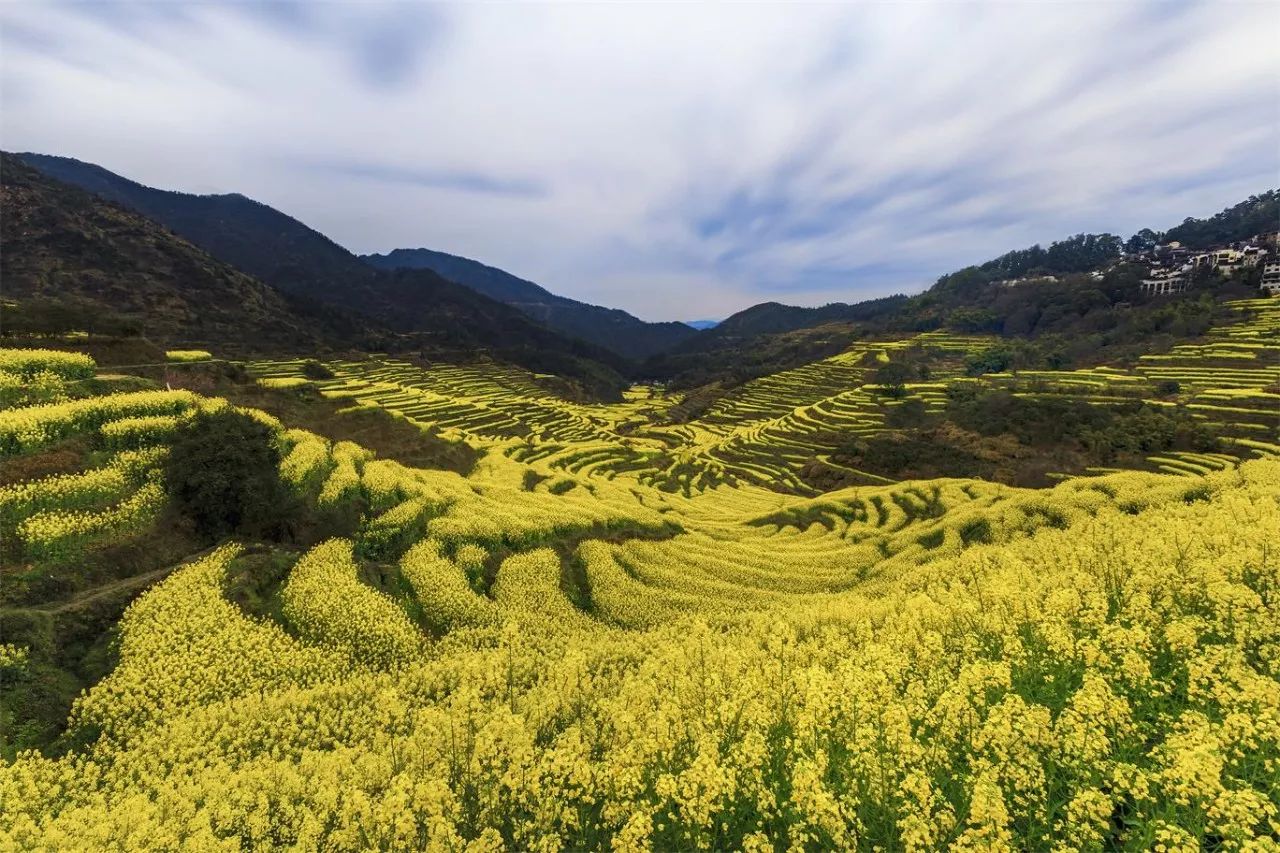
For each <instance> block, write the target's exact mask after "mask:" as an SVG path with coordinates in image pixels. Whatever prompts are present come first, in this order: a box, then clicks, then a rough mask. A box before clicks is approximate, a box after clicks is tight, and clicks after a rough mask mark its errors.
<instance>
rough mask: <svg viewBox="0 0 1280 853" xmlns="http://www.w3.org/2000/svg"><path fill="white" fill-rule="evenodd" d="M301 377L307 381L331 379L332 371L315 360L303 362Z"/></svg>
mask: <svg viewBox="0 0 1280 853" xmlns="http://www.w3.org/2000/svg"><path fill="white" fill-rule="evenodd" d="M302 375H303V376H305V377H307V378H308V379H332V378H333V371H332V370H330V369H329V368H327V367H325V366H324V365H323V364H321V363H320V362H318V361H316V360H315V359H311V360H309V361H306V362H303V365H302Z"/></svg>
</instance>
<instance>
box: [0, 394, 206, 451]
mask: <svg viewBox="0 0 1280 853" xmlns="http://www.w3.org/2000/svg"><path fill="white" fill-rule="evenodd" d="M196 399H197V398H196V395H195V394H192V393H191V392H190V391H134V392H131V393H126V394H109V395H107V396H105V397H87V398H84V399H81V400H71V401H69V402H65V403H50V404H46V405H42V406H28V407H26V408H21V409H10V410H7V411H3V412H0V456H5V455H12V454H16V453H20V452H22V451H26V450H31V449H34V448H37V447H40V446H42V445H45V444H48V443H49V442H52V441H57V440H58V439H61V438H66V437H67V436H69V435H73V434H75V433H78V432H81V431H84V430H90V429H96V428H97V427H99V426H101V425H102V424H104V423H107V422H108V421H114V420H119V419H121V418H129V417H140V416H144V415H173V414H178V413H180V412H183V411H185V410H186V409H188V408H190V407H191V406H193V405H195V403H196Z"/></svg>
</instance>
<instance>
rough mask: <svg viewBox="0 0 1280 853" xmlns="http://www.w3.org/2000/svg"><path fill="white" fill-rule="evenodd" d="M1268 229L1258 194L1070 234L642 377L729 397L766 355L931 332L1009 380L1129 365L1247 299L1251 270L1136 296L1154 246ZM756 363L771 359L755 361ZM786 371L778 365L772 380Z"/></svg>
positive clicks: (747, 319) (746, 329)
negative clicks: (989, 355)
mask: <svg viewBox="0 0 1280 853" xmlns="http://www.w3.org/2000/svg"><path fill="white" fill-rule="evenodd" d="M1278 227H1280V192H1277V191H1269V192H1266V193H1262V194H1260V195H1257V196H1253V197H1251V198H1250V199H1248V200H1246V201H1244V202H1241V203H1240V204H1237V205H1234V206H1232V207H1231V208H1228V209H1227V210H1224V211H1222V212H1220V213H1218V214H1215V215H1213V216H1211V217H1209V218H1206V219H1196V218H1190V217H1189V218H1187V219H1185V220H1184V221H1183V223H1182V224H1181V225H1179V226H1176V227H1175V228H1172V229H1170V230H1169V231H1168V232H1156V231H1152V230H1150V229H1143V230H1142V231H1140V232H1138V234H1135V235H1134V236H1133V237H1132V238H1130V239H1129V240H1128V241H1123V240H1122V239H1121V238H1120V237H1117V236H1115V235H1112V234H1077V235H1074V236H1071V237H1066V238H1064V239H1062V240H1057V241H1054V242H1053V243H1051V244H1050V245H1049V246H1048V247H1047V248H1045V247H1042V246H1039V245H1035V246H1030V247H1028V248H1025V249H1017V250H1014V251H1010V252H1006V253H1005V254H1003V255H1001V256H999V257H997V258H993V259H991V260H988V261H985V262H982V263H979V264H974V265H972V266H968V267H964V268H962V269H959V270H956V271H954V272H950V273H946V274H944V275H942V276H940V277H939V278H938V279H937V281H936V282H935V283H934V284H933V285H932V286H931V287H929V288H928V289H927V290H926V291H924V292H922V293H918V294H916V295H913V296H890V297H885V298H881V299H872V300H868V301H865V302H860V303H854V304H851V305H850V304H843V303H833V304H830V305H825V306H821V307H817V308H803V307H798V306H792V305H783V304H780V303H777V302H766V303H762V304H759V305H754V306H751V307H750V308H747V309H745V310H743V311H740V312H738V313H737V314H734V315H733V316H731V317H729V318H727V319H725V320H724V321H723V322H722V323H720V324H719V325H718V326H717V327H715V328H714V329H711V330H709V331H706V332H702V333H700V334H699V335H697V336H696V337H694V338H692V339H691V340H689V341H686V342H685V343H684V344H682V345H679V346H677V347H675V348H673V349H671V350H670V351H667V352H664V353H661V354H659V355H657V356H655V357H654V358H652V359H650V361H649V362H648V363H647V364H646V370H647V373H649V374H651V375H657V376H666V377H670V378H671V379H672V381H673V383H674V384H675V385H676V386H677V387H681V388H692V387H697V386H699V385H708V386H711V385H715V386H720V387H732V386H735V385H737V384H740V383H741V382H742V381H743V380H744V379H749V378H753V377H755V376H762V375H765V374H766V373H768V372H769V371H768V369H767V367H765V366H764V365H763V364H762V362H766V363H767V362H769V361H770V360H772V359H773V358H774V357H775V354H781V353H787V352H798V353H800V354H801V356H802V357H803V356H812V357H817V355H818V354H819V352H820V350H819V349H818V348H817V347H815V346H814V345H813V342H814V341H831V340H832V339H833V332H834V331H835V330H837V329H843V331H842V332H840V333H839V334H841V335H843V338H844V340H845V341H852V340H855V339H858V338H870V339H877V338H883V337H886V336H897V335H902V334H906V333H913V332H928V331H933V330H942V331H949V332H954V333H958V334H994V335H999V336H1001V337H1003V338H1007V339H1009V341H1010V343H1009V345H1008V348H1009V351H1011V352H1016V353H1017V354H1018V357H1017V360H1016V366H1017V367H1021V368H1060V367H1064V366H1069V365H1071V366H1075V365H1086V364H1094V363H1097V362H1099V361H1104V360H1130V359H1132V358H1135V357H1137V356H1140V355H1142V354H1144V353H1147V352H1153V351H1156V350H1159V349H1161V348H1167V347H1168V346H1170V345H1171V344H1172V343H1173V342H1174V341H1177V340H1192V339H1194V338H1195V337H1197V336H1198V335H1200V334H1202V333H1203V332H1204V330H1205V329H1207V328H1208V327H1209V326H1210V324H1211V323H1213V322H1214V321H1215V319H1221V317H1222V316H1223V314H1224V310H1223V308H1222V305H1223V303H1225V302H1228V301H1230V300H1235V299H1244V298H1249V297H1252V296H1256V295H1257V294H1258V285H1259V282H1260V281H1261V277H1262V272H1263V268H1262V266H1261V265H1254V266H1245V265H1238V266H1236V267H1234V268H1231V269H1229V270H1221V271H1216V270H1211V269H1209V268H1207V267H1201V268H1198V269H1197V270H1196V271H1195V272H1194V273H1190V274H1189V275H1190V281H1189V285H1190V286H1188V287H1187V288H1186V290H1185V291H1184V292H1180V293H1176V294H1172V295H1160V296H1157V295H1153V294H1152V293H1150V292H1147V291H1145V290H1144V288H1143V280H1144V279H1145V278H1147V277H1148V275H1149V274H1150V270H1151V269H1152V268H1159V267H1160V266H1161V265H1162V264H1164V265H1167V264H1169V263H1170V261H1169V260H1168V257H1169V256H1168V252H1167V250H1166V249H1165V248H1164V247H1163V246H1162V245H1161V244H1162V241H1174V240H1178V239H1181V240H1183V241H1186V242H1187V244H1188V245H1190V246H1195V247H1199V248H1206V247H1213V246H1222V245H1226V244H1231V243H1239V242H1240V241H1246V240H1248V239H1250V238H1252V237H1254V236H1255V235H1265V234H1266V233H1267V232H1268V231H1270V232H1271V233H1272V234H1274V231H1275V229H1276V228H1278ZM1271 239H1272V240H1273V242H1271V243H1270V244H1269V245H1270V247H1271V248H1270V251H1272V252H1275V251H1276V246H1275V244H1274V238H1271ZM1180 251H1182V250H1180ZM1270 257H1272V258H1274V257H1275V255H1274V254H1273V255H1271V256H1270ZM760 353H769V354H771V355H770V358H769V359H761V358H759V356H758V354H760ZM798 363H800V362H798V361H796V360H794V359H793V360H787V361H783V362H780V363H778V365H777V368H775V369H782V368H785V367H792V366H795V365H796V364H798ZM712 393H714V390H713V391H712Z"/></svg>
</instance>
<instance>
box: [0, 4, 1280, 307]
mask: <svg viewBox="0 0 1280 853" xmlns="http://www.w3.org/2000/svg"><path fill="white" fill-rule="evenodd" d="M1277 33H1280V3H1276V2H1263V3H1248V2H1240V3H1236V2H1222V0H1215V1H1214V2H1180V0H1160V2H1053V3H1039V2H1030V0H1028V1H1027V2H1003V3H979V2H945V3H931V2H906V0H903V2H880V3H848V4H841V3H822V4H816V3H815V4H804V3H786V4H776V5H774V4H768V3H751V4H736V5H731V4H724V3H688V4H684V3H679V4H677V3H664V4H654V3H635V2H633V3H611V4H603V3H601V4H588V3H573V4H569V3H562V4H534V3H516V2H500V3H456V4H432V5H428V4H424V3H400V4H379V3H372V2H361V3H347V4H339V3H323V2H306V3H285V2H279V3H266V4H258V3H250V2H236V3H179V2H151V3H126V2H115V3H107V2H93V3H83V4H63V3H50V2H40V3H24V2H12V0H9V2H5V3H0V147H3V148H4V149H5V150H8V151H38V152H42V153H47V154H59V155H65V156H71V157H76V158H79V159H82V160H87V161H90V162H94V163H98V164H99V165H102V166H104V167H106V168H108V169H110V170H112V171H114V172H117V173H119V174H122V175H125V176H126V177H129V178H132V179H134V180H137V181H139V182H141V183H144V184H148V185H151V186H157V187H162V188H165V189H176V190H182V191H186V192H196V193H221V192H239V193H243V194H244V195H247V196H250V197H252V198H255V199H257V200H259V201H262V202H264V203H266V204H269V205H271V206H273V207H275V208H278V209H280V210H282V211H284V212H285V213H288V214H290V215H291V216H294V217H296V218H297V219H300V220H301V221H303V222H305V223H307V224H308V225H310V226H311V227H313V228H316V229H317V230H319V231H321V232H323V233H325V234H326V235H328V236H329V237H331V238H333V239H334V240H336V241H337V242H339V243H341V244H342V245H344V246H346V247H347V248H349V249H351V250H352V251H355V252H359V253H368V252H385V251H390V250H391V249H393V248H397V247H408V248H412V247H419V246H425V247H429V248H434V249H438V250H441V251H446V252H452V253H454V254H459V255H464V256H467V257H471V258H475V259H477V260H480V261H483V262H485V263H488V264H492V265H494V266H498V267H501V268H503V269H505V270H507V271H509V272H512V273H515V274H516V275H520V276H522V277H524V278H528V279H531V280H533V281H536V282H538V283H539V284H542V285H543V286H545V287H547V288H549V289H551V290H552V291H554V292H557V293H560V294H563V295H565V296H570V297H573V298H575V299H581V300H584V301H587V302H591V303H595V304H603V305H609V306H611V307H620V308H624V309H626V310H628V311H631V312H632V313H634V314H636V315H637V316H639V317H642V318H644V319H648V320H691V319H699V318H721V317H724V316H727V315H728V314H731V313H733V312H734V311H737V310H741V309H743V308H746V307H748V306H750V305H753V304H756V303H759V302H764V301H770V300H774V301H779V302H785V303H789V304H798V305H821V304H825V303H828V302H851V301H858V300H860V299H867V298H872V297H876V296H882V295H886V294H890V293H898V292H904V293H913V292H918V291H920V290H923V289H925V288H927V287H928V286H929V285H930V284H931V283H932V282H933V281H934V280H935V279H936V278H937V277H938V276H939V275H941V274H943V273H945V272H948V271H950V270H954V269H957V268H959V267H962V266H964V265H967V264H970V263H975V262H980V261H983V260H986V259H988V258H991V257H994V256H996V255H999V254H1001V253H1003V252H1005V251H1008V250H1010V249H1015V248H1023V247H1025V246H1029V245H1031V244H1033V243H1041V244H1046V245H1047V244H1048V243H1049V242H1051V241H1052V240H1054V239H1059V238H1062V237H1066V236H1069V235H1071V234H1074V233H1078V232H1081V231H1092V232H1101V231H1108V232H1111V233H1116V234H1120V235H1121V236H1128V235H1129V234H1132V233H1133V232H1134V231H1136V230H1138V229H1139V228H1143V227H1151V228H1156V229H1160V228H1167V227H1170V226H1172V225H1175V224H1177V223H1178V222H1180V221H1182V219H1183V218H1185V217H1186V216H1191V215H1195V216H1205V215H1209V214H1212V213H1214V212H1216V211H1218V210H1220V209H1222V208H1224V207H1227V206H1229V205H1231V204H1233V203H1235V202H1237V201H1241V200H1243V199H1245V198H1247V197H1248V196H1250V195H1252V194H1255V193H1258V192H1261V191H1264V190H1266V189H1270V188H1274V187H1277V186H1280V50H1276V49H1275V44H1276V35H1277Z"/></svg>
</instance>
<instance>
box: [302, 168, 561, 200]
mask: <svg viewBox="0 0 1280 853" xmlns="http://www.w3.org/2000/svg"><path fill="white" fill-rule="evenodd" d="M281 165H282V166H283V167H286V168H293V169H298V170H300V171H303V172H311V173H318V174H321V175H324V174H328V175H339V176H343V177H348V178H355V179H357V180H368V181H374V182H381V183H389V184H399V185H402V186H413V187H428V188H432V189H446V190H458V191H460V192H468V193H482V194H491V195H508V196H530V197H536V196H541V195H545V194H546V188H545V187H543V186H542V185H541V184H539V183H538V182H537V181H532V180H526V179H519V178H503V177H497V176H493V175H483V174H479V173H477V172H467V171H450V170H443V169H438V170H432V169H419V168H413V167H404V166H394V165H388V164H385V163H372V162H364V161H359V160H319V161H308V160H290V161H285V162H282V164H281Z"/></svg>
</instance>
